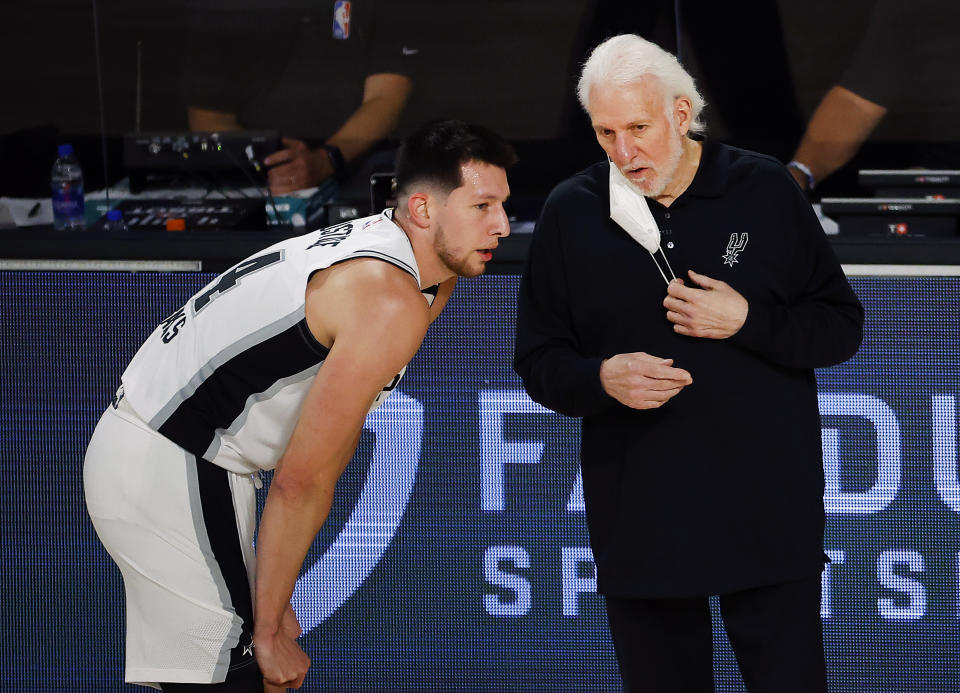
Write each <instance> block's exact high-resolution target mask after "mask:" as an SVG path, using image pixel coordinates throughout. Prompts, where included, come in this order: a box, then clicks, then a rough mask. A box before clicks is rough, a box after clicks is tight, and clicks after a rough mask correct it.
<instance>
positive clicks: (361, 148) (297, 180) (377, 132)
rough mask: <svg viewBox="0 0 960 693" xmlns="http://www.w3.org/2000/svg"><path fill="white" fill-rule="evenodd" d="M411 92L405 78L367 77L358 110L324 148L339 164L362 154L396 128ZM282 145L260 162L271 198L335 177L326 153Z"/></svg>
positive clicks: (297, 143) (296, 142)
mask: <svg viewBox="0 0 960 693" xmlns="http://www.w3.org/2000/svg"><path fill="white" fill-rule="evenodd" d="M412 89H413V80H411V79H410V77H407V76H406V75H400V74H386V73H383V74H375V75H369V76H368V77H367V78H366V79H365V80H364V82H363V101H362V102H361V104H360V107H359V108H358V109H357V110H356V111H354V112H353V114H351V115H350V117H349V118H347V120H346V122H345V123H344V124H343V125H342V126H341V127H340V129H339V130H337V131H336V132H335V133H334V134H333V135H332V136H331V137H329V138H328V139H327V141H326V144H327V145H331V146H333V147H336V148H337V149H339V151H340V153H341V155H342V156H343V163H350V162H351V161H353V160H354V159H356V158H357V157H359V156H361V155H363V154H365V153H366V152H367V151H368V150H369V149H370V148H371V147H372V146H373V145H374V144H376V143H377V142H379V141H380V140H382V139H383V138H384V137H386V136H387V135H388V134H390V132H391V131H392V130H393V129H394V128H395V127H396V125H397V121H398V120H399V119H400V114H401V113H402V112H403V108H404V106H405V105H406V103H407V98H408V97H409V96H410V91H411V90H412ZM283 145H284V149H281V150H280V151H277V152H274V153H273V154H271V155H270V156H268V157H267V158H266V159H264V163H265V164H266V165H267V166H270V167H271V168H270V170H269V172H268V173H267V177H268V180H269V182H270V192H272V193H273V194H275V195H279V194H283V193H288V192H292V191H294V190H300V189H301V188H310V187H313V186H315V185H319V184H320V183H321V182H323V181H324V180H326V179H327V178H329V177H330V176H332V175H333V174H334V173H335V169H336V166H335V162H334V161H333V160H332V157H331V153H330V152H329V151H328V150H327V149H324V148H323V147H320V148H317V149H313V150H311V149H310V148H309V147H307V145H306V144H305V143H304V142H302V141H301V140H295V139H290V138H286V137H285V138H283Z"/></svg>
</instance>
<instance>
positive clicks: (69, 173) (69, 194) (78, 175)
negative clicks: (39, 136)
mask: <svg viewBox="0 0 960 693" xmlns="http://www.w3.org/2000/svg"><path fill="white" fill-rule="evenodd" d="M50 189H51V191H52V193H53V228H55V229H58V230H63V229H67V230H74V229H83V228H86V222H85V221H84V218H83V171H82V170H80V162H79V161H77V157H76V156H74V154H73V145H72V144H61V145H60V146H59V147H57V160H56V161H54V162H53V169H52V170H51V171H50Z"/></svg>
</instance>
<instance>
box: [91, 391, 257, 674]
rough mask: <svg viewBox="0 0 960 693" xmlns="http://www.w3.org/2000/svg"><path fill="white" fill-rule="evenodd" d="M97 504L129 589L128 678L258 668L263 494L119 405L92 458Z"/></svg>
mask: <svg viewBox="0 0 960 693" xmlns="http://www.w3.org/2000/svg"><path fill="white" fill-rule="evenodd" d="M83 484H84V492H85V494H86V499H87V510H88V511H89V513H90V517H91V519H92V520H93V526H94V527H95V528H96V530H97V534H98V535H99V536H100V540H101V541H102V542H103V545H104V546H105V547H106V549H107V551H108V552H109V553H110V556H111V557H112V558H113V560H114V561H115V562H116V563H117V565H118V566H119V567H120V572H121V574H122V575H123V585H124V590H125V593H126V674H125V680H126V681H127V682H128V683H139V684H142V685H147V686H153V687H159V686H158V683H159V682H170V683H219V682H221V681H223V680H224V679H225V678H226V676H227V674H228V672H234V673H233V674H232V675H231V678H233V676H235V675H237V674H240V673H241V671H240V670H243V673H245V672H246V669H245V668H246V667H251V666H252V667H256V660H255V658H254V655H253V647H252V640H253V638H252V634H253V617H252V612H253V610H252V607H251V603H252V594H251V585H253V578H254V574H253V571H254V552H253V531H254V526H255V523H256V491H255V487H254V480H253V478H252V477H251V476H249V475H240V474H235V473H233V472H228V471H226V470H224V469H222V468H220V467H217V466H215V465H213V464H211V463H209V462H207V461H206V460H203V459H198V458H196V457H194V456H193V455H191V454H190V453H188V452H186V451H185V450H184V449H183V448H181V447H179V446H177V445H175V444H174V443H172V442H170V441H169V440H168V439H166V438H164V437H163V436H161V435H160V434H158V433H156V432H155V431H153V430H151V429H150V428H148V427H147V426H146V424H145V423H144V422H143V421H142V420H140V418H139V417H138V416H137V414H136V413H135V412H134V410H133V408H132V407H130V406H129V405H128V403H127V401H126V400H125V399H122V398H121V399H120V402H119V404H117V406H116V408H115V407H114V406H111V407H108V408H107V411H106V412H104V414H103V416H102V417H101V418H100V422H99V423H98V424H97V427H96V430H95V431H94V433H93V438H92V439H91V441H90V445H89V446H88V448H87V454H86V458H85V460H84V466H83Z"/></svg>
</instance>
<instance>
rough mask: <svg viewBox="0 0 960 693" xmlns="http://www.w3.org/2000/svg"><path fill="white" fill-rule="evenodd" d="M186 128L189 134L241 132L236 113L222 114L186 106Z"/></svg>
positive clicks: (208, 109)
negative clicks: (188, 129)
mask: <svg viewBox="0 0 960 693" xmlns="http://www.w3.org/2000/svg"><path fill="white" fill-rule="evenodd" d="M187 127H189V128H190V132H230V131H231V130H243V126H242V125H240V121H238V120H237V114H236V113H224V112H223V111H215V110H213V109H210V108H201V107H200V106H187Z"/></svg>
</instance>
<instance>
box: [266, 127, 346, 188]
mask: <svg viewBox="0 0 960 693" xmlns="http://www.w3.org/2000/svg"><path fill="white" fill-rule="evenodd" d="M280 141H281V142H282V143H283V147H284V148H283V149H281V150H279V151H276V152H274V153H273V154H271V155H270V156H268V157H267V158H265V159H264V160H263V163H264V164H265V165H266V166H269V167H270V170H269V171H267V181H268V182H269V183H270V192H271V193H273V194H274V195H283V194H284V193H289V192H293V191H294V190H302V189H303V188H312V187H314V186H315V185H319V184H320V183H322V182H323V181H324V180H326V179H327V178H329V177H330V176H332V175H333V164H332V163H331V161H330V155H329V154H327V151H326V150H325V149H316V150H311V149H310V148H309V147H308V146H307V145H306V143H305V142H303V141H301V140H294V139H291V138H289V137H284V138H282V139H281V140H280Z"/></svg>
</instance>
